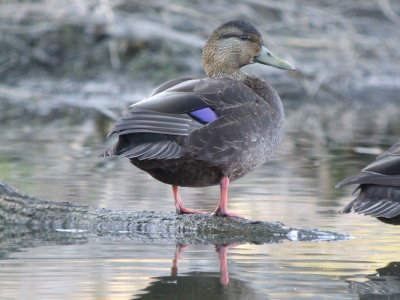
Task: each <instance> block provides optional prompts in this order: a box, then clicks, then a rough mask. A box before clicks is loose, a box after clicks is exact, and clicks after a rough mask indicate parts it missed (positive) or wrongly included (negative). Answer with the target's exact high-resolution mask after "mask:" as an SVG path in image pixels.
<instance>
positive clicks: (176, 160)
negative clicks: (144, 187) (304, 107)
mask: <svg viewBox="0 0 400 300" xmlns="http://www.w3.org/2000/svg"><path fill="white" fill-rule="evenodd" d="M202 58H203V65H204V70H205V73H206V74H207V77H206V78H200V79H196V78H191V77H182V78H177V79H173V80H170V81H167V82H165V83H163V84H162V85H160V86H159V87H157V88H156V89H155V90H154V91H153V92H152V93H151V94H150V95H149V96H148V97H147V98H145V99H144V100H142V101H140V102H138V103H135V104H134V105H132V106H131V107H132V110H131V111H130V112H129V113H128V114H127V115H125V116H124V117H123V118H122V119H120V120H119V121H117V122H116V124H115V126H114V128H113V129H112V130H111V132H110V135H112V134H116V135H118V141H117V143H116V144H115V145H114V146H112V147H110V148H109V149H107V150H106V151H105V152H104V153H103V154H102V155H101V156H112V155H118V156H123V157H127V158H129V159H130V161H131V163H132V164H134V165H135V166H136V167H138V168H139V169H142V170H144V171H146V172H147V173H149V174H150V175H151V176H152V177H154V178H155V179H157V180H159V181H161V182H163V183H166V184H170V185H172V191H173V194H174V198H175V207H176V211H177V213H179V214H196V213H203V212H201V211H195V210H191V209H188V208H186V207H185V206H184V204H183V202H182V200H181V198H180V196H179V191H178V187H181V186H183V187H204V186H211V185H217V184H219V185H220V187H221V195H220V202H219V204H218V207H217V208H216V209H215V211H214V213H213V214H214V215H216V216H223V217H241V216H240V215H238V214H235V213H232V212H230V211H228V208H227V205H228V187H229V182H230V181H233V180H236V179H238V178H240V177H242V176H243V175H245V174H247V173H248V172H250V171H251V170H253V169H254V168H255V167H257V166H259V165H261V164H263V163H264V162H266V161H267V160H268V158H269V157H270V156H271V154H272V153H273V152H274V151H275V150H276V148H277V146H278V144H279V142H280V139H281V135H282V125H283V121H284V113H283V106H282V102H281V99H280V98H279V95H278V94H277V92H276V91H275V90H274V89H273V88H272V87H271V86H270V85H269V84H268V83H267V82H265V81H264V80H262V79H261V78H258V77H256V76H251V75H248V74H246V73H245V72H243V71H242V70H241V68H242V67H243V66H245V65H249V64H253V63H261V64H265V65H270V66H273V67H276V68H279V69H284V70H295V68H294V67H293V66H292V65H290V64H289V63H287V62H285V61H283V60H281V59H279V58H277V57H275V56H273V55H272V54H271V52H270V51H269V50H268V49H267V48H266V47H265V46H264V45H263V39H262V37H261V34H260V33H259V32H258V31H257V29H256V28H254V27H253V26H252V25H251V24H249V23H247V22H244V21H230V22H227V23H225V24H222V25H221V26H219V27H218V28H217V29H215V31H214V32H213V33H212V34H211V36H210V37H209V38H208V40H207V42H206V45H205V47H204V49H203V55H202Z"/></svg>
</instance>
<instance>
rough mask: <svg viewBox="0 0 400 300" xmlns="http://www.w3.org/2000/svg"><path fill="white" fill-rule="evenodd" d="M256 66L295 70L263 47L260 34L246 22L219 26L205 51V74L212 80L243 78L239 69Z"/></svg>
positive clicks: (232, 22) (234, 22)
mask: <svg viewBox="0 0 400 300" xmlns="http://www.w3.org/2000/svg"><path fill="white" fill-rule="evenodd" d="M253 63H261V64H265V65H270V66H272V67H275V68H279V69H283V70H295V68H294V67H293V66H292V65H291V64H289V63H287V62H285V61H284V60H281V59H279V58H277V57H275V56H273V55H272V54H271V52H270V51H269V50H268V48H267V47H265V46H264V45H263V39H262V37H261V34H260V33H259V32H258V30H257V29H256V28H254V26H252V25H251V24H249V23H247V22H244V21H238V20H236V21H230V22H227V23H224V24H222V25H221V26H219V27H218V28H217V29H215V30H214V32H213V33H212V34H211V36H210V37H209V38H208V40H207V43H206V45H205V46H204V49H203V64H204V70H205V72H206V74H207V75H208V76H209V77H233V78H235V77H240V74H243V73H241V72H240V68H241V67H243V66H245V65H248V64H253ZM238 79H239V78H238Z"/></svg>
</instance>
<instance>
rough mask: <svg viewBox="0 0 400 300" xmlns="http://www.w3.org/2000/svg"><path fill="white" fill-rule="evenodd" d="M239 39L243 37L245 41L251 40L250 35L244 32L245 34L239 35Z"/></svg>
mask: <svg viewBox="0 0 400 300" xmlns="http://www.w3.org/2000/svg"><path fill="white" fill-rule="evenodd" d="M239 39H241V40H243V41H248V40H250V37H249V36H248V35H245V34H243V35H240V36H239Z"/></svg>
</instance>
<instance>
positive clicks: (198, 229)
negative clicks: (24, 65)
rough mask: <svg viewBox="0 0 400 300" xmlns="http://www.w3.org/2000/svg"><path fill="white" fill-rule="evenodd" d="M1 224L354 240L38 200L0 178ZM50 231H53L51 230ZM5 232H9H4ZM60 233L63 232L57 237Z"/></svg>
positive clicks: (186, 237) (216, 238) (217, 237)
mask: <svg viewBox="0 0 400 300" xmlns="http://www.w3.org/2000/svg"><path fill="white" fill-rule="evenodd" d="M0 226H1V227H3V229H4V230H5V231H6V232H7V230H8V229H9V230H11V232H14V233H13V234H15V231H17V232H18V228H20V230H19V231H20V232H24V233H26V232H31V233H33V232H46V236H47V234H48V236H49V237H50V236H52V235H53V236H54V232H67V233H77V234H78V235H77V237H79V238H81V237H82V234H84V235H85V234H86V235H101V236H105V235H116V234H117V235H120V234H123V235H127V236H128V237H129V238H132V239H138V240H140V241H142V242H147V241H151V242H169V243H171V242H175V243H181V244H233V243H236V244H237V243H276V242H281V241H284V240H296V241H323V240H325V241H326V240H329V241H332V240H343V239H348V238H350V236H349V235H347V234H342V233H336V232H331V231H323V230H318V229H312V230H308V229H301V228H292V227H288V226H285V225H284V224H282V223H279V222H264V221H254V220H248V219H239V218H223V217H215V216H211V215H177V214H175V213H166V212H155V211H136V212H129V211H115V210H107V209H97V208H93V207H89V206H83V205H77V204H71V203H66V202H62V203H59V202H52V201H45V200H41V199H37V198H34V197H31V196H28V195H25V194H22V193H20V192H18V191H17V190H16V189H14V188H13V187H12V186H10V185H9V184H8V183H7V182H5V181H3V180H0ZM49 233H50V234H49ZM3 235H7V234H4V232H3ZM56 236H57V235H56Z"/></svg>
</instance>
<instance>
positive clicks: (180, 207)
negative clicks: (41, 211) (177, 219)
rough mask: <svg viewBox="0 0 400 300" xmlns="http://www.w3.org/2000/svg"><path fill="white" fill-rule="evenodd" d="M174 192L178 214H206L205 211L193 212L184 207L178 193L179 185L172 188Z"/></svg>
mask: <svg viewBox="0 0 400 300" xmlns="http://www.w3.org/2000/svg"><path fill="white" fill-rule="evenodd" d="M172 192H173V193H174V199H175V207H176V212H177V213H178V214H180V215H183V214H202V215H204V214H206V213H205V212H203V211H199V210H192V209H188V208H186V207H185V206H184V205H183V201H182V199H181V197H180V196H179V191H178V186H177V185H173V186H172Z"/></svg>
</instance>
